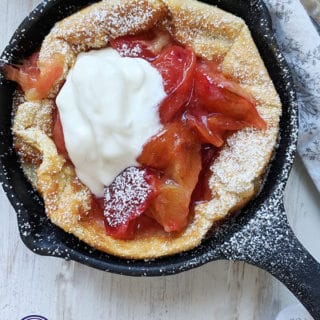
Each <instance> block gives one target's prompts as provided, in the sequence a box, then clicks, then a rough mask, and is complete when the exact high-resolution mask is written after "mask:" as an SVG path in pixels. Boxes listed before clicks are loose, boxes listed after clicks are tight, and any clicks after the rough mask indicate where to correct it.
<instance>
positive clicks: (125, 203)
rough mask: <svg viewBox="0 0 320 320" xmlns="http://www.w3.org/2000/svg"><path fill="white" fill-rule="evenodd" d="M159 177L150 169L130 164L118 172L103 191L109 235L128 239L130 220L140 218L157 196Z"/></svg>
mask: <svg viewBox="0 0 320 320" xmlns="http://www.w3.org/2000/svg"><path fill="white" fill-rule="evenodd" d="M157 189H158V188H157V178H156V176H155V175H154V174H153V172H152V171H151V170H150V169H144V168H138V167H129V168H127V169H125V170H124V171H123V172H122V173H121V174H120V175H118V176H117V177H116V178H115V180H114V181H113V182H112V184H111V185H110V186H108V187H106V188H105V192H104V217H105V227H106V231H107V234H108V235H110V236H113V237H114V238H120V239H124V238H127V233H128V234H131V233H132V230H131V229H132V227H133V224H130V221H132V220H134V219H136V218H137V217H139V216H140V215H141V214H142V213H143V212H144V211H145V210H146V209H147V208H148V207H149V205H150V202H151V201H152V200H153V199H154V198H155V197H156V195H157Z"/></svg>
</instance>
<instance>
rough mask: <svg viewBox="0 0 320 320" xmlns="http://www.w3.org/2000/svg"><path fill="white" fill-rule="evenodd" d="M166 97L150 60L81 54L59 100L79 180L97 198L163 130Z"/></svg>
mask: <svg viewBox="0 0 320 320" xmlns="http://www.w3.org/2000/svg"><path fill="white" fill-rule="evenodd" d="M164 97H165V92H164V88H163V81H162V77H161V75H160V73H159V72H158V71H157V70H156V69H155V68H154V67H153V66H152V65H151V64H150V63H149V62H147V61H146V60H144V59H141V58H124V57H121V56H120V55H119V54H118V53H117V51H115V50H114V49H112V48H106V49H101V50H97V51H90V52H87V53H80V54H79V55H78V57H77V60H76V63H75V65H74V67H73V68H72V69H71V70H70V72H69V74H68V76H67V79H66V82H65V84H64V86H63V87H62V89H61V90H60V92H59V95H58V96H57V99H56V103H57V106H58V109H59V113H60V118H61V123H62V127H63V132H64V138H65V144H66V148H67V151H68V153H69V157H70V159H71V161H72V162H73V164H74V166H75V169H76V173H77V175H78V177H79V179H80V180H81V181H82V182H83V183H84V184H85V185H87V186H88V187H89V189H90V190H91V192H92V193H93V194H95V195H96V196H97V197H102V196H103V191H104V186H107V185H109V184H111V182H112V181H113V180H114V178H115V177H116V176H117V175H118V174H119V173H121V172H122V171H123V170H124V169H125V168H127V167H130V166H134V165H137V162H136V158H137V157H138V156H139V154H140V153H141V152H142V148H143V145H144V144H145V143H146V142H147V141H148V140H149V139H150V138H151V137H152V136H153V135H155V134H156V133H157V132H159V130H160V129H161V124H160V119H159V113H158V106H159V104H160V102H161V101H162V100H163V99H164Z"/></svg>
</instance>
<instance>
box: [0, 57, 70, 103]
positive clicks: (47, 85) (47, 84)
mask: <svg viewBox="0 0 320 320" xmlns="http://www.w3.org/2000/svg"><path fill="white" fill-rule="evenodd" d="M63 59H64V58H63V57H62V56H61V55H56V56H55V57H54V58H53V59H52V60H48V61H44V62H42V64H41V65H39V63H38V60H39V53H38V52H36V53H34V54H33V55H32V56H30V57H29V58H28V59H25V60H23V63H22V65H16V66H13V65H5V66H4V73H5V76H6V78H7V79H9V80H12V81H16V82H17V83H18V84H19V85H20V86H21V88H22V90H23V91H24V93H25V96H26V98H27V99H29V100H41V99H43V98H45V97H46V96H47V94H48V93H49V92H50V89H51V88H52V86H53V85H54V83H55V81H56V80H57V79H58V78H59V77H60V76H61V75H62V73H63V61H64V60H63Z"/></svg>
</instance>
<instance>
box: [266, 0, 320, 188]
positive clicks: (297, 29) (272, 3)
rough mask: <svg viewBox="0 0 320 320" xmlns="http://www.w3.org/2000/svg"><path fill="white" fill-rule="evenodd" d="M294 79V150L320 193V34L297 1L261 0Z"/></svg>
mask: <svg viewBox="0 0 320 320" xmlns="http://www.w3.org/2000/svg"><path fill="white" fill-rule="evenodd" d="M265 3H266V5H267V6H268V8H269V11H270V13H271V17H272V20H273V26H274V29H275V31H276V36H277V40H278V43H279V45H280V48H281V51H282V53H283V54H284V56H285V58H286V60H287V62H288V64H289V66H290V68H291V71H292V75H293V78H294V81H295V85H296V89H297V97H298V103H299V120H300V124H299V140H298V152H299V154H300V156H301V158H302V160H303V162H304V164H305V166H306V168H307V170H308V172H309V174H310V176H311V178H312V179H313V181H314V183H315V185H316V187H317V188H318V190H319V192H320V35H319V34H318V32H317V30H316V28H315V26H314V24H313V23H312V21H311V19H310V18H309V16H308V14H307V12H306V10H305V9H304V7H303V6H302V4H301V3H300V1H299V0H265Z"/></svg>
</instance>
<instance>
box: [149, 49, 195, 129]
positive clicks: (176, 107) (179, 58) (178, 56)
mask: <svg viewBox="0 0 320 320" xmlns="http://www.w3.org/2000/svg"><path fill="white" fill-rule="evenodd" d="M196 60H197V58H196V55H195V53H194V52H193V51H191V50H188V49H184V48H182V47H179V46H176V45H175V46H171V47H168V48H167V49H165V50H163V51H162V52H161V54H160V55H159V57H158V58H157V59H156V60H155V61H154V62H153V63H152V64H153V66H154V67H156V69H157V70H158V71H159V72H160V74H161V76H162V78H163V83H164V89H165V91H166V93H167V97H166V98H165V99H164V101H162V103H161V105H160V108H159V114H160V120H161V122H162V123H163V124H165V123H168V122H171V121H172V120H173V119H174V118H175V116H176V115H179V113H181V112H180V111H181V110H182V109H183V107H184V106H185V105H186V104H187V103H188V102H189V100H190V97H191V94H192V89H193V79H194V73H195V69H196Z"/></svg>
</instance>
